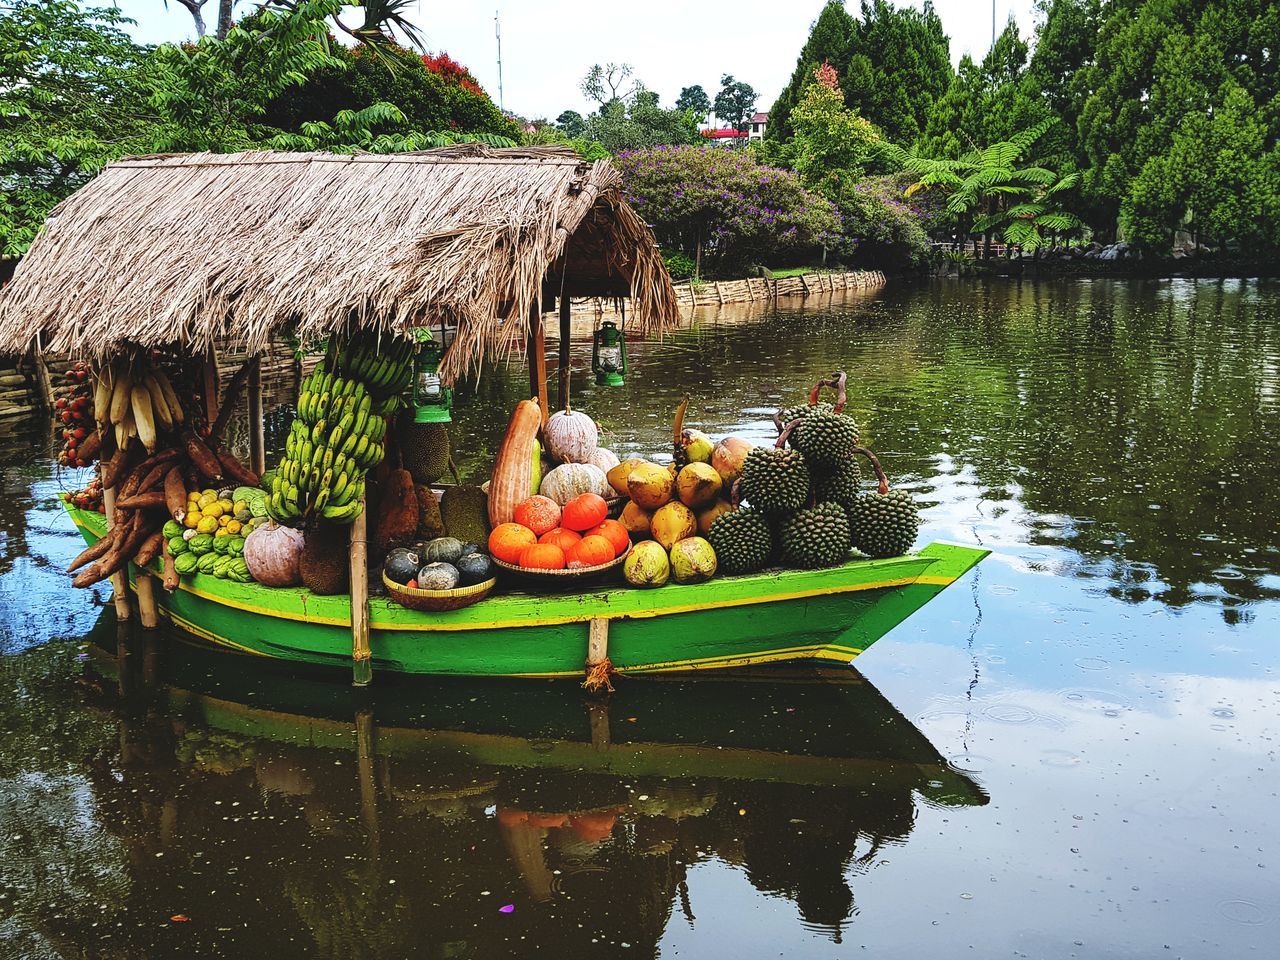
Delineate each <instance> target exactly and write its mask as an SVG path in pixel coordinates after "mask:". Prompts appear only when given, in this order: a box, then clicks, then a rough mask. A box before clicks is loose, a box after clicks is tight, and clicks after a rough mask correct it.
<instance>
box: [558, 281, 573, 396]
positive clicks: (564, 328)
mask: <svg viewBox="0 0 1280 960" xmlns="http://www.w3.org/2000/svg"><path fill="white" fill-rule="evenodd" d="M570 310H572V305H571V303H570V301H569V297H568V296H567V295H563V294H562V295H561V297H560V356H559V358H558V361H557V364H558V368H559V375H560V384H559V387H560V392H559V400H560V407H559V408H560V409H561V410H568V409H569V343H570V340H571V339H572V337H573V324H572V323H571V322H570V318H569V311H570Z"/></svg>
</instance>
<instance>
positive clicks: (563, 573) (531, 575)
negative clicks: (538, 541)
mask: <svg viewBox="0 0 1280 960" xmlns="http://www.w3.org/2000/svg"><path fill="white" fill-rule="evenodd" d="M630 554H631V548H630V547H628V548H627V552H626V553H624V554H621V555H620V556H617V557H614V558H613V559H612V560H610V561H609V562H608V563H598V564H596V565H595V566H593V567H577V568H576V569H573V570H567V569H566V570H535V569H533V568H532V567H520V566H517V565H516V564H514V563H506V562H505V561H502V560H499V559H498V558H497V557H493V558H492V559H493V565H494V566H495V567H501V568H502V569H503V570H506V571H507V572H508V573H511V574H514V575H515V576H517V577H520V578H521V579H523V580H527V581H529V582H530V583H540V584H543V585H544V586H549V587H554V586H565V587H568V586H574V585H576V584H580V583H582V582H583V581H584V580H595V579H597V578H600V577H603V576H604V575H605V574H607V573H608V572H609V571H610V570H614V569H617V568H618V567H620V566H622V564H623V563H625V562H626V559H627V557H628V556H629V555H630Z"/></svg>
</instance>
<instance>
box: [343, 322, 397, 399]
mask: <svg viewBox="0 0 1280 960" xmlns="http://www.w3.org/2000/svg"><path fill="white" fill-rule="evenodd" d="M415 346H416V345H415V343H414V341H412V340H407V339H405V338H403V337H391V336H387V335H382V336H379V335H378V334H377V333H374V332H371V331H360V332H357V333H355V334H353V335H351V336H350V337H348V338H347V340H346V342H345V343H343V344H341V345H340V346H339V344H338V342H337V340H336V339H335V340H331V341H330V343H329V359H330V361H333V360H337V368H338V369H340V370H341V371H342V374H343V376H345V377H348V378H350V379H353V380H359V381H360V382H361V383H363V384H364V385H365V387H366V388H367V389H368V391H369V393H370V394H371V395H372V396H373V398H374V399H375V400H385V399H387V398H388V397H397V396H399V395H400V394H401V393H403V392H404V391H405V388H406V387H408V386H409V383H410V381H411V380H412V379H413V353H414V349H415ZM330 365H331V366H332V365H333V364H332V363H331V364H330Z"/></svg>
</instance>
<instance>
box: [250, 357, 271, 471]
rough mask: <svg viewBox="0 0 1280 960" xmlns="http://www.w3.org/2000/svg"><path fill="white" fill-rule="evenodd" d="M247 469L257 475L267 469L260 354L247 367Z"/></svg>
mask: <svg viewBox="0 0 1280 960" xmlns="http://www.w3.org/2000/svg"><path fill="white" fill-rule="evenodd" d="M249 469H250V470H252V471H253V472H254V473H256V474H258V475H259V476H261V475H262V472H263V471H264V470H266V469H267V441H266V434H265V432H264V428H263V423H262V354H260V353H259V354H256V355H255V356H254V358H253V366H251V367H250V368H249Z"/></svg>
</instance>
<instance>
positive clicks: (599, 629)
mask: <svg viewBox="0 0 1280 960" xmlns="http://www.w3.org/2000/svg"><path fill="white" fill-rule="evenodd" d="M617 672H618V671H617V670H615V669H614V666H613V663H612V662H611V661H610V660H609V621H608V620H607V619H606V618H604V617H594V618H592V620H591V622H590V623H589V624H588V626H587V676H586V679H585V680H583V681H582V688H583V689H584V690H586V691H587V693H602V692H604V693H613V679H612V678H613V675H614V674H616V673H617Z"/></svg>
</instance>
